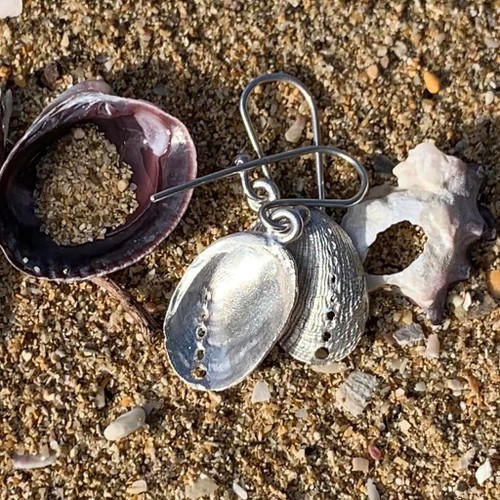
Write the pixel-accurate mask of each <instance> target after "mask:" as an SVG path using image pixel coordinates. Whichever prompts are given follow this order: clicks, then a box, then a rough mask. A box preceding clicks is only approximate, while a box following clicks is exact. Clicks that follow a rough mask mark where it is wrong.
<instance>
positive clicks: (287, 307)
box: [164, 233, 297, 391]
mask: <svg viewBox="0 0 500 500" xmlns="http://www.w3.org/2000/svg"><path fill="white" fill-rule="evenodd" d="M296 296H297V272H296V266H295V262H294V260H293V258H292V256H291V255H290V253H289V252H288V250H287V249H286V248H285V247H284V246H283V245H282V244H281V243H280V242H279V241H278V240H277V239H275V238H274V237H273V236H271V235H269V234H265V233H236V234H233V235H230V236H226V237H225V238H222V239H220V240H218V241H216V242H215V243H213V244H212V245H211V246H209V247H208V248H207V249H206V250H205V251H204V252H203V253H201V254H200V255H199V256H198V257H197V258H196V259H195V260H194V261H193V263H192V264H191V266H190V267H189V269H188V270H187V272H186V273H185V275H184V276H183V278H182V280H181V281H180V283H179V285H178V287H177V289H176V291H175V293H174V295H173V297H172V300H171V302H170V306H169V309H168V311H167V315H166V317H165V326H164V329H165V343H166V348H167V353H168V357H169V360H170V363H171V365H172V367H173V368H174V370H175V372H176V373H177V374H178V375H179V376H180V377H181V378H182V379H183V380H184V381H185V382H186V383H188V384H189V385H190V386H192V387H195V388H197V389H205V390H213V391H220V390H223V389H227V388H228V387H231V386H233V385H236V384H237V383H239V382H241V381H242V380H243V379H244V378H245V377H246V376H247V375H249V374H250V373H251V372H252V371H253V370H254V369H255V368H256V367H257V366H258V365H259V364H260V362H261V361H262V360H263V359H264V358H265V356H266V355H267V354H268V353H269V351H270V350H271V349H272V347H273V346H274V345H275V344H276V342H277V341H278V339H279V338H280V337H281V336H282V335H283V332H284V331H285V329H286V326H287V324H288V320H289V317H290V314H291V312H292V309H293V306H294V304H295V301H296Z"/></svg>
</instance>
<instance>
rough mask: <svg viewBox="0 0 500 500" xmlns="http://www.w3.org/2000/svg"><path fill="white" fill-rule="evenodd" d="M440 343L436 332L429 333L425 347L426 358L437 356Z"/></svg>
mask: <svg viewBox="0 0 500 500" xmlns="http://www.w3.org/2000/svg"><path fill="white" fill-rule="evenodd" d="M440 348H441V344H440V343H439V337H438V336H437V334H436V333H433V334H431V335H429V338H428V339H427V347H426V349H425V357H426V358H428V359H437V358H439V351H440Z"/></svg>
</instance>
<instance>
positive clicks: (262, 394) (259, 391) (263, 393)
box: [252, 380, 271, 403]
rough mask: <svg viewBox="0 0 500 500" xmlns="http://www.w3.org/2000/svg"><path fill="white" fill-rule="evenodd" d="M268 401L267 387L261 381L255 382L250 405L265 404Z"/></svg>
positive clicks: (269, 397) (269, 396) (269, 394)
mask: <svg viewBox="0 0 500 500" xmlns="http://www.w3.org/2000/svg"><path fill="white" fill-rule="evenodd" d="M270 399H271V392H270V391H269V386H268V385H267V384H266V382H264V381H263V380H259V381H257V383H256V384H255V386H254V388H253V392H252V403H266V402H267V401H269V400H270Z"/></svg>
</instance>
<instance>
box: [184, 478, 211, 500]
mask: <svg viewBox="0 0 500 500" xmlns="http://www.w3.org/2000/svg"><path fill="white" fill-rule="evenodd" d="M217 488H218V485H217V483H216V482H215V481H214V480H213V479H211V478H209V477H208V476H206V475H205V474H201V475H200V477H199V478H198V479H197V480H196V481H195V482H194V483H192V484H188V485H186V489H185V492H186V498H191V499H196V498H202V497H208V496H209V495H212V493H215V492H216V491H217Z"/></svg>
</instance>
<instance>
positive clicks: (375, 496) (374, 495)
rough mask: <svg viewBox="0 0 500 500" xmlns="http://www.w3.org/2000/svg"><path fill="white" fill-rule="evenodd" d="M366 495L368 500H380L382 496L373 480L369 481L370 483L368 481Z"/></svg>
mask: <svg viewBox="0 0 500 500" xmlns="http://www.w3.org/2000/svg"><path fill="white" fill-rule="evenodd" d="M366 494H367V495H368V500H380V495H379V492H378V490H377V487H376V486H375V483H374V482H373V481H372V480H371V479H368V481H366Z"/></svg>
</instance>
